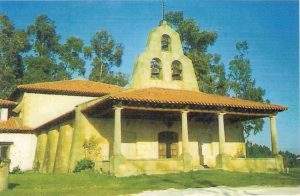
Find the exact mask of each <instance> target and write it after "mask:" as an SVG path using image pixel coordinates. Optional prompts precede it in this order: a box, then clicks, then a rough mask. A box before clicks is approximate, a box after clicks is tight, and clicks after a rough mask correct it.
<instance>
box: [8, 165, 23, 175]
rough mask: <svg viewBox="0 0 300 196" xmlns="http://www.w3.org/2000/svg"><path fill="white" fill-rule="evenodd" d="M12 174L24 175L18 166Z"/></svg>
mask: <svg viewBox="0 0 300 196" xmlns="http://www.w3.org/2000/svg"><path fill="white" fill-rule="evenodd" d="M10 173H11V174H22V173H23V172H22V170H21V169H20V167H19V166H16V167H14V168H13V169H12V171H11V172H10Z"/></svg>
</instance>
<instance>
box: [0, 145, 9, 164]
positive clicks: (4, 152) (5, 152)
mask: <svg viewBox="0 0 300 196" xmlns="http://www.w3.org/2000/svg"><path fill="white" fill-rule="evenodd" d="M10 145H12V142H0V160H5V159H8V158H9V157H8V156H9V148H10Z"/></svg>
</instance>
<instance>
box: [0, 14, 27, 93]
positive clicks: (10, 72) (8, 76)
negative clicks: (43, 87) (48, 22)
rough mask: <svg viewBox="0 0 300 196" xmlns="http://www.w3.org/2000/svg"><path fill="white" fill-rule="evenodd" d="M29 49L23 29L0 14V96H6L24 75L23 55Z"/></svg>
mask: <svg viewBox="0 0 300 196" xmlns="http://www.w3.org/2000/svg"><path fill="white" fill-rule="evenodd" d="M28 50H29V43H28V39H27V34H26V32H25V31H22V30H17V29H15V27H14V25H13V24H12V22H11V21H10V20H9V18H8V17H7V16H6V15H0V98H6V97H8V96H9V95H10V94H11V92H12V91H13V90H14V88H15V86H16V85H17V84H18V83H19V82H20V81H21V79H22V77H23V75H24V69H25V68H24V64H23V55H24V53H26V52H27V51H28Z"/></svg>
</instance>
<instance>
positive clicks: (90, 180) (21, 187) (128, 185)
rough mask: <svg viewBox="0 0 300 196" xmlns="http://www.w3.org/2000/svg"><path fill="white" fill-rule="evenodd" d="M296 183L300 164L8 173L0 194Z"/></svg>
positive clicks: (107, 192) (99, 192)
mask: <svg viewBox="0 0 300 196" xmlns="http://www.w3.org/2000/svg"><path fill="white" fill-rule="evenodd" d="M251 185H259V186H296V185H300V168H297V169H293V170H292V171H291V172H290V174H258V173H238V172H225V171H220V170H203V171H197V172H189V173H179V174H166V175H152V176H144V175H143V176H133V177H124V178H115V177H112V176H105V175H101V174H98V173H94V172H83V173H78V174H60V175H58V174H52V175H51V174H40V173H33V172H27V173H24V174H14V175H10V176H9V190H7V191H6V192H4V193H1V195H117V194H128V193H138V192H141V191H144V190H158V189H168V188H177V189H184V188H193V187H197V188H199V187H210V186H232V187H237V186H251Z"/></svg>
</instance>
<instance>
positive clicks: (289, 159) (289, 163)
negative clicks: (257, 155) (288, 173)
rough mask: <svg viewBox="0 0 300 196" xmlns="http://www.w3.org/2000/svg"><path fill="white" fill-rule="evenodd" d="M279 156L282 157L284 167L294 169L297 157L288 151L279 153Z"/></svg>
mask: <svg viewBox="0 0 300 196" xmlns="http://www.w3.org/2000/svg"><path fill="white" fill-rule="evenodd" d="M279 154H280V155H281V156H283V160H284V166H285V167H295V166H296V163H297V155H296V154H294V153H291V152H289V151H280V152H279Z"/></svg>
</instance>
